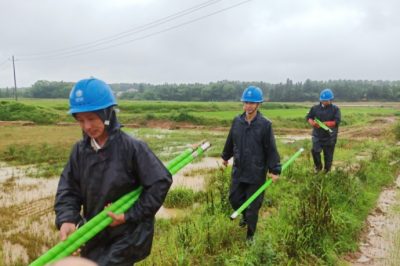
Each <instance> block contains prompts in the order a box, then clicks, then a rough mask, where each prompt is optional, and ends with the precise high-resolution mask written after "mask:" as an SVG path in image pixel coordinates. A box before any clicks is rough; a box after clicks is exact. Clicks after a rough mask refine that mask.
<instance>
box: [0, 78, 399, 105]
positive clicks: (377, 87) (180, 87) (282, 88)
mask: <svg viewBox="0 0 400 266" xmlns="http://www.w3.org/2000/svg"><path fill="white" fill-rule="evenodd" d="M249 85H255V86H258V87H260V88H261V89H262V90H263V92H264V95H265V98H266V99H268V100H269V101H276V102H283V101H284V102H299V101H317V100H318V96H319V92H320V91H321V90H322V89H324V88H331V89H332V90H333V92H334V94H335V99H336V100H340V101H399V100H400V81H368V80H329V81H313V80H309V79H307V80H306V81H305V82H296V83H293V81H292V80H290V79H287V80H286V83H279V84H272V83H266V82H242V81H219V82H211V83H208V84H201V83H193V84H162V85H154V84H147V83H119V84H111V87H112V89H113V90H114V92H115V93H116V95H117V97H118V98H120V99H131V100H166V101H238V100H240V97H241V94H242V92H243V89H244V88H246V87H247V86H249ZM72 86H73V83H72V82H64V81H61V82H58V81H45V80H40V81H37V82H36V83H35V84H33V85H32V87H29V88H24V89H23V90H21V89H19V90H18V96H19V97H26V98H68V96H69V92H70V90H71V88H72ZM10 97H14V90H13V89H11V88H10V89H9V88H5V89H0V98H10Z"/></svg>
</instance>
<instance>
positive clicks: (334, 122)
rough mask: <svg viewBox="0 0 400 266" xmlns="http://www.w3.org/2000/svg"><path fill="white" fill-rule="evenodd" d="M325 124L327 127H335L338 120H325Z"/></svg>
mask: <svg viewBox="0 0 400 266" xmlns="http://www.w3.org/2000/svg"><path fill="white" fill-rule="evenodd" d="M324 124H325V125H326V126H327V127H335V126H336V121H334V120H333V121H325V122H324Z"/></svg>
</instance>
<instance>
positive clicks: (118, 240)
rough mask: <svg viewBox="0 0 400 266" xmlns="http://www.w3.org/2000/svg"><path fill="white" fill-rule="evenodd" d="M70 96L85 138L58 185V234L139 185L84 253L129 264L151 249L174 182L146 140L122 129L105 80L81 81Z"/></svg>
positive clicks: (65, 233)
mask: <svg viewBox="0 0 400 266" xmlns="http://www.w3.org/2000/svg"><path fill="white" fill-rule="evenodd" d="M69 100H70V110H69V113H70V114H72V115H73V116H74V118H75V119H76V120H77V121H78V123H79V125H80V127H81V129H82V131H83V139H82V140H80V141H79V142H77V143H76V144H75V145H74V147H73V149H72V152H71V155H70V158H69V161H68V163H67V165H66V166H65V168H64V171H63V172H62V174H61V177H60V181H59V184H58V188H57V194H56V200H55V212H56V226H57V227H58V228H59V229H60V238H61V240H65V239H66V238H67V236H68V235H69V234H71V233H72V232H74V231H75V230H76V228H77V225H78V224H80V223H82V222H84V221H85V220H90V219H91V218H92V217H94V216H96V215H97V214H98V213H100V212H101V211H103V209H104V208H105V207H106V206H107V205H108V204H110V203H112V202H115V201H116V200H118V199H119V198H120V197H121V196H123V195H125V194H126V193H128V192H131V191H133V190H135V189H136V188H138V187H139V186H141V187H143V191H142V193H141V195H140V198H139V199H138V201H137V202H136V203H135V204H134V205H133V206H132V207H131V208H130V209H129V210H128V211H127V212H125V213H123V214H115V213H112V212H110V213H108V215H109V216H110V217H111V218H112V219H113V222H112V223H111V224H110V226H109V227H107V228H106V229H105V230H103V231H102V232H100V233H99V234H98V235H97V236H95V237H94V238H92V239H91V240H89V241H88V242H87V243H86V245H85V246H84V247H82V249H81V255H82V257H85V258H87V259H90V260H92V261H94V262H96V263H97V264H98V265H101V266H103V265H107V266H111V265H118V266H125V265H126V266H128V265H129V266H131V265H133V263H135V262H137V261H140V260H142V259H144V258H145V257H147V256H148V255H149V254H150V251H151V246H152V240H153V234H154V216H155V214H156V212H157V210H158V209H159V208H160V207H161V205H162V203H163V201H164V199H165V196H166V194H167V192H168V190H169V188H170V186H171V183H172V178H171V174H170V173H169V172H168V170H167V169H166V168H165V167H164V165H163V163H162V162H161V161H160V160H159V159H158V158H157V157H156V156H155V155H154V154H153V152H152V151H151V150H150V149H149V148H148V146H147V145H146V144H145V143H144V142H142V141H139V140H137V139H134V138H132V137H131V136H129V135H127V134H126V133H124V132H123V131H122V130H121V129H120V128H121V125H120V124H119V123H118V120H117V117H116V112H115V109H114V108H115V106H116V105H117V102H116V100H115V97H114V95H113V93H112V91H111V88H110V87H109V86H108V85H107V84H106V83H104V82H103V81H101V80H98V79H95V78H90V79H84V80H81V81H79V82H77V83H76V84H75V86H74V87H73V88H72V91H71V93H70V97H69ZM81 208H83V211H82V212H81ZM81 214H82V216H81Z"/></svg>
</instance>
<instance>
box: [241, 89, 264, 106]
mask: <svg viewBox="0 0 400 266" xmlns="http://www.w3.org/2000/svg"><path fill="white" fill-rule="evenodd" d="M240 100H241V101H242V102H250V103H262V102H263V101H264V98H263V92H262V90H261V89H260V88H259V87H256V86H249V87H247V88H246V89H245V90H244V91H243V94H242V99H240Z"/></svg>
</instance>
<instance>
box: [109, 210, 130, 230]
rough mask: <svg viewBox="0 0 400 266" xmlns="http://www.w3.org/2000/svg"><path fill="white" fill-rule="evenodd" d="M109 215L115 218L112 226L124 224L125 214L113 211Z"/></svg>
mask: <svg viewBox="0 0 400 266" xmlns="http://www.w3.org/2000/svg"><path fill="white" fill-rule="evenodd" d="M108 216H110V217H111V218H112V219H113V222H112V223H111V224H110V226H111V227H114V226H117V225H120V224H124V223H125V222H126V221H125V214H123V213H122V214H116V213H113V212H108Z"/></svg>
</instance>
